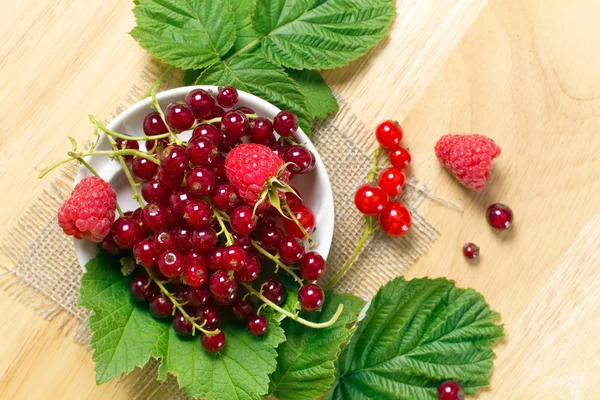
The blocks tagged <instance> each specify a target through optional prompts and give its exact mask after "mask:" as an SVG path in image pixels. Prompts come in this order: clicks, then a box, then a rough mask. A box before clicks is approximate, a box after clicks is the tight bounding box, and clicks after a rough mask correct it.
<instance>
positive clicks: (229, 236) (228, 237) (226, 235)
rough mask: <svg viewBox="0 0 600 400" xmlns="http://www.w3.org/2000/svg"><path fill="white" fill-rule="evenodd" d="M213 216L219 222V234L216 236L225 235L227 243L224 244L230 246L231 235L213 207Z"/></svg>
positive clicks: (221, 217) (219, 212)
mask: <svg viewBox="0 0 600 400" xmlns="http://www.w3.org/2000/svg"><path fill="white" fill-rule="evenodd" d="M213 215H214V217H215V218H216V219H217V221H218V222H219V226H220V227H221V232H219V233H218V235H221V234H223V235H225V239H227V242H226V243H225V244H226V245H227V246H231V245H232V244H233V236H232V235H231V233H230V232H229V230H227V226H226V225H225V221H224V220H223V215H222V214H221V211H219V210H217V209H216V208H214V207H213Z"/></svg>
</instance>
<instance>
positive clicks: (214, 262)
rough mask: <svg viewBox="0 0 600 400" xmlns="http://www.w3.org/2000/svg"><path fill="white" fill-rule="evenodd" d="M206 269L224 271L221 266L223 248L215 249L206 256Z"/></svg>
mask: <svg viewBox="0 0 600 400" xmlns="http://www.w3.org/2000/svg"><path fill="white" fill-rule="evenodd" d="M208 268H209V269H211V270H213V271H218V270H221V269H225V267H224V266H223V247H217V248H215V249H214V250H213V251H211V253H210V255H209V256H208Z"/></svg>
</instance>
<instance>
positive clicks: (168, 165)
mask: <svg viewBox="0 0 600 400" xmlns="http://www.w3.org/2000/svg"><path fill="white" fill-rule="evenodd" d="M160 166H161V168H162V169H164V171H165V172H166V173H167V174H169V175H182V174H184V173H185V171H186V170H187V167H188V156H187V152H186V150H185V148H183V147H182V146H179V145H178V144H172V145H170V146H167V148H166V149H164V150H163V152H162V154H161V155H160Z"/></svg>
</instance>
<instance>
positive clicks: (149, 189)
mask: <svg viewBox="0 0 600 400" xmlns="http://www.w3.org/2000/svg"><path fill="white" fill-rule="evenodd" d="M169 194H170V191H169V190H168V189H167V188H166V187H164V186H162V185H161V184H160V182H158V180H156V179H153V180H151V181H147V182H144V184H143V185H142V197H143V198H144V200H146V202H147V203H157V204H165V203H166V202H167V201H168V199H169Z"/></svg>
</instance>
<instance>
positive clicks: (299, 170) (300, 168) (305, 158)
mask: <svg viewBox="0 0 600 400" xmlns="http://www.w3.org/2000/svg"><path fill="white" fill-rule="evenodd" d="M283 161H285V162H286V163H292V164H291V165H290V166H289V167H288V168H289V169H290V171H292V172H293V173H295V174H306V173H308V172H310V171H312V170H313V169H314V168H315V162H316V159H315V156H314V154H313V153H312V152H311V151H310V150H308V149H307V148H306V147H304V146H300V145H297V146H291V147H288V148H287V149H285V153H283Z"/></svg>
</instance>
